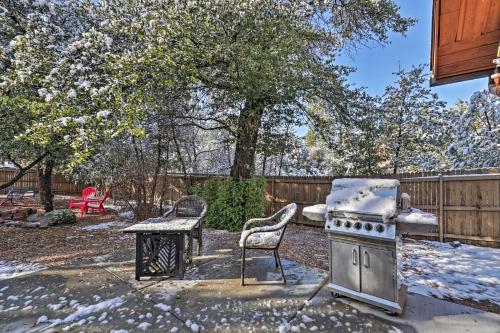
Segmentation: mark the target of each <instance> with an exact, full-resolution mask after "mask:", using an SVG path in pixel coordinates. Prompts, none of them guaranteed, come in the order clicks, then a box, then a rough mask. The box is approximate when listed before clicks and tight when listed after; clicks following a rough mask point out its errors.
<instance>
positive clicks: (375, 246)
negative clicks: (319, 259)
mask: <svg viewBox="0 0 500 333" xmlns="http://www.w3.org/2000/svg"><path fill="white" fill-rule="evenodd" d="M329 243H330V250H329V257H330V283H329V284H328V287H329V289H330V290H331V291H332V292H334V293H338V294H340V295H344V296H348V297H351V298H353V299H356V300H359V301H363V302H366V303H369V304H372V305H375V306H378V307H381V308H383V309H385V310H387V311H389V312H392V313H396V314H400V313H402V312H403V307H404V303H405V294H406V293H405V292H406V286H404V285H400V283H399V280H398V275H397V248H396V242H395V241H385V240H376V239H360V238H355V237H349V236H340V235H338V234H334V235H332V234H330V235H329Z"/></svg>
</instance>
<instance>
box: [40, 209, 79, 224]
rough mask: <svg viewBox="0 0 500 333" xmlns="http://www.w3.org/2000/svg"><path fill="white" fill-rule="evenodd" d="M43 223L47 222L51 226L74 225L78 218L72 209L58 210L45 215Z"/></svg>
mask: <svg viewBox="0 0 500 333" xmlns="http://www.w3.org/2000/svg"><path fill="white" fill-rule="evenodd" d="M42 221H47V222H48V224H49V225H59V224H73V223H76V216H75V213H73V212H72V211H71V210H70V209H57V210H53V211H51V212H48V213H45V214H44V215H43V217H42V219H41V220H40V222H42Z"/></svg>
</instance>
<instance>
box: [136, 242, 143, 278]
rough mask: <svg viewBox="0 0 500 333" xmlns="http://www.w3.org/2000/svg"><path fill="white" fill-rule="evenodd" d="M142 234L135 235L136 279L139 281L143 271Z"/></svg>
mask: <svg viewBox="0 0 500 333" xmlns="http://www.w3.org/2000/svg"><path fill="white" fill-rule="evenodd" d="M142 252H143V244H142V234H141V233H137V234H136V236H135V279H136V280H137V281H139V280H140V279H141V273H142Z"/></svg>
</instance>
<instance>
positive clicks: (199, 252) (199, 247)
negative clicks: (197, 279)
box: [198, 226, 203, 256]
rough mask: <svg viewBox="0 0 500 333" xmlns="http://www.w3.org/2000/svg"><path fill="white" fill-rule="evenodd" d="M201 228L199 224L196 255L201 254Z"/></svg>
mask: <svg viewBox="0 0 500 333" xmlns="http://www.w3.org/2000/svg"><path fill="white" fill-rule="evenodd" d="M202 233H203V232H202V230H201V226H200V229H199V231H198V256H201V249H202V248H203V240H202V239H203V238H202Z"/></svg>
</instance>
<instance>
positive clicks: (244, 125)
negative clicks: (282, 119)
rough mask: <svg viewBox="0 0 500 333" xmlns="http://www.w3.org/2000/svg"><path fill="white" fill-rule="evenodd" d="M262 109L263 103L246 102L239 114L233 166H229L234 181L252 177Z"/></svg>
mask: <svg viewBox="0 0 500 333" xmlns="http://www.w3.org/2000/svg"><path fill="white" fill-rule="evenodd" d="M264 108H265V106H264V103H259V102H255V101H253V102H246V103H245V106H244V108H243V110H241V112H240V117H239V118H238V131H237V133H238V134H237V136H236V149H235V151H234V160H233V165H232V166H231V177H233V178H235V179H248V178H250V177H251V176H252V173H253V171H254V166H255V150H256V148H257V139H258V136H259V129H260V124H261V119H262V114H263V113H264Z"/></svg>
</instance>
